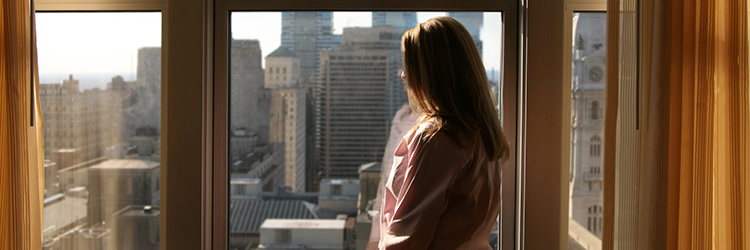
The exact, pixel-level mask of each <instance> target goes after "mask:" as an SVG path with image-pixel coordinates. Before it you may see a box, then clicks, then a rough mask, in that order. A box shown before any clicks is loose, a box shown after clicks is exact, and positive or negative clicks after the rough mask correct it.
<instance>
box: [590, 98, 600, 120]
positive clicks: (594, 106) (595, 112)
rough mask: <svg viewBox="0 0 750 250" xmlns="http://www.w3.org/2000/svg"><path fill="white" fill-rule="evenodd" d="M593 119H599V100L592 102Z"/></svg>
mask: <svg viewBox="0 0 750 250" xmlns="http://www.w3.org/2000/svg"><path fill="white" fill-rule="evenodd" d="M591 119H592V120H599V101H593V102H591Z"/></svg>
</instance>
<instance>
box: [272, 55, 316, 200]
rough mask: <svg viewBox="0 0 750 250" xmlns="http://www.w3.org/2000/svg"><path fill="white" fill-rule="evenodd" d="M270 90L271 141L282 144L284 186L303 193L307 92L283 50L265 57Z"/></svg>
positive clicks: (294, 64) (297, 62)
mask: <svg viewBox="0 0 750 250" xmlns="http://www.w3.org/2000/svg"><path fill="white" fill-rule="evenodd" d="M265 85H266V88H268V89H270V90H271V118H270V125H269V127H270V133H271V134H270V135H269V137H270V142H271V143H283V144H284V168H283V169H284V170H283V171H284V185H286V186H289V187H291V189H292V190H291V191H292V192H305V159H306V157H305V153H306V152H305V149H306V147H305V139H306V138H305V134H306V133H305V132H306V121H307V119H306V117H305V116H306V114H307V112H306V109H307V103H306V100H307V97H306V94H307V91H306V90H305V87H304V86H302V85H300V60H299V58H297V56H296V55H295V54H294V53H292V52H290V51H289V50H288V49H286V48H285V47H279V48H278V49H276V50H275V51H274V52H271V53H270V54H268V56H267V57H266V79H265Z"/></svg>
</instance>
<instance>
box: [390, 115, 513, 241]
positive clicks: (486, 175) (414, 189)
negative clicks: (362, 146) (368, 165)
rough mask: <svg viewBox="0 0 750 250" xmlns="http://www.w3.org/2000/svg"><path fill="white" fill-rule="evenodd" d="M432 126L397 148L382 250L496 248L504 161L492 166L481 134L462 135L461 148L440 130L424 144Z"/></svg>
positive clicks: (408, 138)
mask: <svg viewBox="0 0 750 250" xmlns="http://www.w3.org/2000/svg"><path fill="white" fill-rule="evenodd" d="M429 126H434V124H433V123H430V122H425V123H422V124H421V125H420V126H419V128H418V129H417V130H416V131H415V132H413V133H410V134H407V135H406V136H404V138H403V140H401V143H400V144H399V146H398V147H397V148H396V152H395V154H394V159H393V167H392V169H391V171H390V175H389V176H388V180H387V182H386V184H385V191H384V192H383V197H382V199H383V201H384V202H383V204H382V207H381V210H380V211H381V218H380V234H381V237H380V243H379V247H380V249H491V248H490V246H489V235H490V231H491V230H492V226H493V225H494V223H495V219H496V218H497V215H498V214H499V213H500V194H501V192H500V187H501V186H500V185H501V183H500V180H501V176H500V170H501V165H500V164H501V161H499V160H498V161H492V162H490V161H489V159H488V158H487V154H486V152H485V149H484V143H483V142H482V139H481V138H480V135H479V134H474V135H469V136H466V135H461V134H458V133H457V134H456V135H455V136H454V137H453V138H454V139H456V141H458V142H460V143H458V144H456V143H454V142H453V141H452V140H451V139H449V137H448V136H447V134H446V133H450V132H445V131H444V130H441V131H439V132H437V134H435V136H434V137H433V138H432V139H431V140H430V141H428V142H426V143H425V142H424V141H423V140H422V137H423V136H424V134H423V133H424V131H425V129H426V128H428V127H429ZM459 145H466V147H460V146H459Z"/></svg>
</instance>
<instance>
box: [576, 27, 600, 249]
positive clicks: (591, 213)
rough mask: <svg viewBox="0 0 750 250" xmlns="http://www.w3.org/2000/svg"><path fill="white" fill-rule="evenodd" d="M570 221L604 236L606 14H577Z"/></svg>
mask: <svg viewBox="0 0 750 250" xmlns="http://www.w3.org/2000/svg"><path fill="white" fill-rule="evenodd" d="M573 34H574V35H575V36H574V38H575V40H574V44H573V48H572V49H573V50H572V52H573V57H572V58H573V74H572V86H573V87H572V94H573V96H572V105H571V107H572V114H571V115H572V119H571V121H572V124H571V147H570V148H571V157H570V159H571V162H570V166H571V173H570V176H571V178H570V187H571V191H570V195H571V196H570V217H571V218H572V219H573V220H575V221H576V222H578V224H580V225H581V226H583V227H584V228H586V229H588V230H589V231H590V232H591V233H592V234H594V235H596V236H598V237H599V238H601V237H602V224H603V222H602V217H603V203H604V202H603V195H602V194H603V189H604V185H603V182H602V181H603V178H602V176H603V172H602V170H603V168H602V160H603V158H602V156H603V152H604V149H603V147H604V143H603V142H604V141H603V140H604V138H603V137H604V107H605V106H604V105H605V103H604V99H605V97H604V87H605V79H604V69H606V14H593V13H586V15H580V14H575V15H574V18H573Z"/></svg>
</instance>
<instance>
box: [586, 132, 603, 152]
mask: <svg viewBox="0 0 750 250" xmlns="http://www.w3.org/2000/svg"><path fill="white" fill-rule="evenodd" d="M601 141H602V139H601V138H599V136H596V135H595V136H592V137H591V145H590V146H589V155H591V156H595V157H599V156H601V154H602V145H601Z"/></svg>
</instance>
